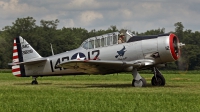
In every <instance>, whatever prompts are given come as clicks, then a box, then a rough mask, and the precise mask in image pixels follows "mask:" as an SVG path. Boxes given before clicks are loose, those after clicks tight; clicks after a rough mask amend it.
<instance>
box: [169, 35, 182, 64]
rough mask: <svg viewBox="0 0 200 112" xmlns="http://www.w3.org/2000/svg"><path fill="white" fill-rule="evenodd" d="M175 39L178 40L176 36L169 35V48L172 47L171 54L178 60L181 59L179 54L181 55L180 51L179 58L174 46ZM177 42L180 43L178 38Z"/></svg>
mask: <svg viewBox="0 0 200 112" xmlns="http://www.w3.org/2000/svg"><path fill="white" fill-rule="evenodd" d="M174 38H177V37H176V35H174V34H172V33H171V34H170V35H169V46H170V51H171V54H172V57H173V58H174V59H175V60H177V59H178V58H179V56H180V55H179V53H180V50H179V51H178V56H177V55H176V53H175V49H174V44H173V39H174ZM177 41H178V42H179V40H178V38H177Z"/></svg>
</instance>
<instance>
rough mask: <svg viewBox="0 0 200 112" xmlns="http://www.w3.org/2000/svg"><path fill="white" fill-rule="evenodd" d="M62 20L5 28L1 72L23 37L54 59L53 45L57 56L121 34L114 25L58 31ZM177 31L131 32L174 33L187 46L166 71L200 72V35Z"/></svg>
mask: <svg viewBox="0 0 200 112" xmlns="http://www.w3.org/2000/svg"><path fill="white" fill-rule="evenodd" d="M58 24H59V20H58V19H56V20H52V21H46V20H41V21H40V25H36V20H35V19H34V18H33V17H25V18H17V19H16V20H15V21H14V22H13V23H12V25H11V26H5V27H4V28H3V29H2V31H0V68H1V69H4V68H10V67H9V66H8V63H9V62H12V49H13V39H14V38H15V37H17V36H22V37H23V38H24V39H26V40H27V41H28V42H29V44H31V45H32V47H33V48H34V49H35V50H36V51H37V52H38V53H39V54H40V55H41V56H43V57H46V56H50V55H52V52H51V47H50V43H52V45H53V49H54V53H55V54H58V53H61V52H65V51H69V50H72V49H75V48H78V47H79V46H80V45H81V43H82V42H83V41H84V40H85V39H87V38H90V37H93V36H98V35H102V34H105V33H111V32H115V31H121V30H124V29H117V27H116V26H114V25H111V26H110V27H109V28H107V29H101V30H95V29H93V30H91V31H88V30H86V29H85V28H66V27H63V28H61V29H58V28H57V26H58ZM174 27H175V30H174V31H171V32H165V28H158V29H151V30H147V31H146V32H142V33H138V32H135V31H132V32H133V33H134V34H135V35H158V34H163V33H175V34H176V35H177V36H178V37H179V40H180V41H181V42H183V43H185V44H186V46H184V47H183V48H182V50H181V59H180V60H179V61H176V62H173V63H169V64H167V65H168V66H167V67H166V68H164V69H171V70H177V69H188V70H198V69H200V52H199V50H200V41H199V40H200V32H199V31H192V30H190V29H186V30H184V26H183V24H182V23H181V22H177V23H175V24H174Z"/></svg>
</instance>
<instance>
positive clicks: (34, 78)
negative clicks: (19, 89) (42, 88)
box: [31, 77, 38, 85]
mask: <svg viewBox="0 0 200 112" xmlns="http://www.w3.org/2000/svg"><path fill="white" fill-rule="evenodd" d="M32 79H33V81H32V82H31V84H32V85H35V84H38V82H37V77H32Z"/></svg>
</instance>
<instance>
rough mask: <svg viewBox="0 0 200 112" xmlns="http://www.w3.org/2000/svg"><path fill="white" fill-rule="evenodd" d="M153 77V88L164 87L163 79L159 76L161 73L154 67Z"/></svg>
mask: <svg viewBox="0 0 200 112" xmlns="http://www.w3.org/2000/svg"><path fill="white" fill-rule="evenodd" d="M153 72H154V76H153V77H152V79H151V84H152V85H153V86H164V85H165V78H164V77H163V75H162V74H161V72H160V71H159V70H158V69H157V68H156V67H154V68H153Z"/></svg>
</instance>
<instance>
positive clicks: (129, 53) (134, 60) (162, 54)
mask: <svg viewBox="0 0 200 112" xmlns="http://www.w3.org/2000/svg"><path fill="white" fill-rule="evenodd" d="M119 35H120V33H119V32H113V33H108V34H104V35H100V36H96V37H91V38H88V39H87V40H85V41H84V42H83V43H82V44H81V46H80V47H79V48H77V49H75V50H71V51H67V52H64V53H60V54H56V55H52V56H49V57H41V56H40V55H39V54H38V53H37V52H36V51H35V50H34V49H33V47H32V46H31V45H30V44H29V43H28V42H27V41H26V40H25V39H23V38H22V37H21V36H19V37H17V38H15V39H14V45H13V62H12V63H9V65H11V66H12V73H13V75H15V76H18V77H30V76H32V78H33V81H32V84H38V82H37V77H40V76H41V77H42V76H63V75H75V74H78V75H82V74H113V73H120V72H132V75H133V80H132V86H135V87H144V86H146V80H145V79H144V78H143V77H141V75H140V74H139V73H138V70H143V69H152V70H153V74H154V75H153V77H152V80H151V84H152V85H153V86H164V85H165V78H164V77H163V75H162V74H161V72H160V71H159V70H158V68H157V67H158V66H162V65H164V64H165V63H167V62H173V61H176V60H178V59H179V57H180V48H181V46H183V45H184V44H182V43H180V42H179V39H178V37H177V36H176V35H175V34H173V33H169V34H162V35H151V36H135V35H133V34H132V33H131V32H130V31H128V30H127V31H125V32H124V38H123V39H124V43H121V44H119V43H118V39H119V38H120V37H119ZM52 51H53V50H52Z"/></svg>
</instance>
